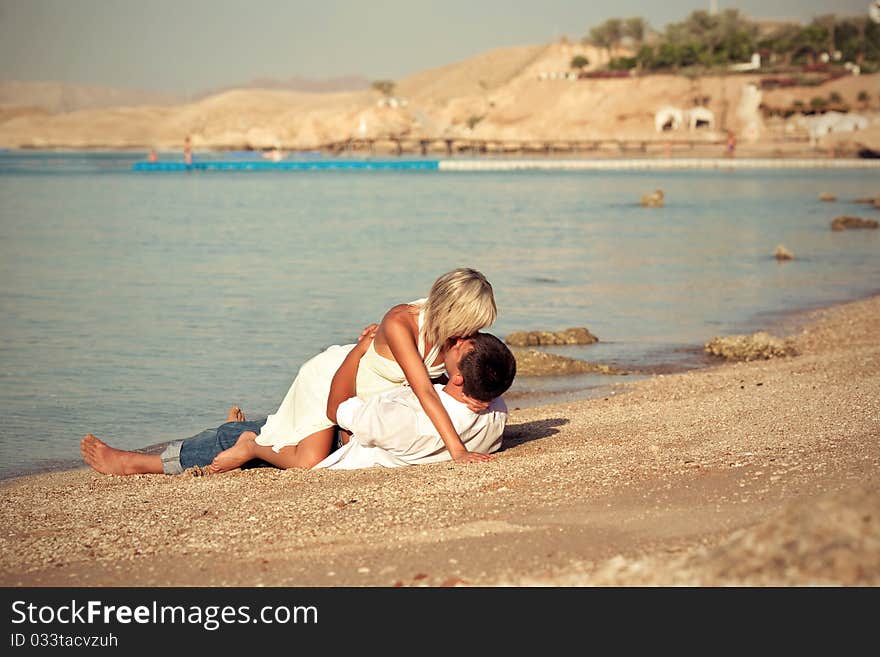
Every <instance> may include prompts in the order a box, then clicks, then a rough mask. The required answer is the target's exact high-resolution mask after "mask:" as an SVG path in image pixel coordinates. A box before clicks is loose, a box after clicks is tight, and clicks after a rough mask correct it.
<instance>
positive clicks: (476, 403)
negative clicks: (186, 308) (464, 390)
mask: <svg viewBox="0 0 880 657" xmlns="http://www.w3.org/2000/svg"><path fill="white" fill-rule="evenodd" d="M463 397H464V403H465V404H466V405H467V407H468V408H469V409H470V410H472V411H473V412H474V413H482V412H483V411H485V410H486V409H487V408H489V405H490V404H491V403H492V402H487V401H480V400H479V399H474V398H473V397H468V396H467V395H463Z"/></svg>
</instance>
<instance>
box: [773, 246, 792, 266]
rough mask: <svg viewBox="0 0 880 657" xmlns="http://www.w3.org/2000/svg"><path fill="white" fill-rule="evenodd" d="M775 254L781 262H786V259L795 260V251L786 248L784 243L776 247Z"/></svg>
mask: <svg viewBox="0 0 880 657" xmlns="http://www.w3.org/2000/svg"><path fill="white" fill-rule="evenodd" d="M773 256H774V257H775V258H776V259H777V260H779V261H780V262H784V261H785V260H794V253H792V252H791V251H789V250H788V249H787V248H785V245H784V244H780V245H778V246H777V247H776V251H774V252H773Z"/></svg>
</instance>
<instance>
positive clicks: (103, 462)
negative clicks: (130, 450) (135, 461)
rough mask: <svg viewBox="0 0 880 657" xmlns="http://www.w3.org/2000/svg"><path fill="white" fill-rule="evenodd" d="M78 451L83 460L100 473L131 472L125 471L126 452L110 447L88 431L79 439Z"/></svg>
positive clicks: (119, 473) (117, 473)
mask: <svg viewBox="0 0 880 657" xmlns="http://www.w3.org/2000/svg"><path fill="white" fill-rule="evenodd" d="M79 451H80V453H82V457H83V460H84V461H85V462H86V463H88V464H89V465H90V466H92V468H94V469H95V470H97V471H98V472H100V473H102V474H112V475H124V474H131V473H129V472H127V471H126V460H127V459H126V454H127V453H126V452H124V451H122V450H121V449H114V448H113V447H110V445H108V444H107V443H105V442H103V441H102V440H99V439H98V438H95V437H94V436H93V435H92V434H90V433H88V434H86V435H85V437H84V438H83V439H82V440H81V441H80V443H79Z"/></svg>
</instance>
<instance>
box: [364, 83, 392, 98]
mask: <svg viewBox="0 0 880 657" xmlns="http://www.w3.org/2000/svg"><path fill="white" fill-rule="evenodd" d="M395 86H396V84H395V82H394V80H375V81H374V82H373V83H372V84H370V87H372V88H373V89H375V90H376V91H378V92H379V93H380V94H382V95H383V96H390V95H392V94H393V93H394V87H395Z"/></svg>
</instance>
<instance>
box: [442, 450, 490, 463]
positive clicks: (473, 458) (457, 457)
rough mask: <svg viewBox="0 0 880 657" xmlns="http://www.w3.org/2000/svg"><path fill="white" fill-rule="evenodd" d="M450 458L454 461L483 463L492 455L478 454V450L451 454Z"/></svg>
mask: <svg viewBox="0 0 880 657" xmlns="http://www.w3.org/2000/svg"><path fill="white" fill-rule="evenodd" d="M452 460H453V461H455V462H456V463H485V462H486V461H491V460H492V456H491V455H489V454H479V453H478V452H467V451H465V452H460V453H458V454H454V455H453V456H452Z"/></svg>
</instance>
